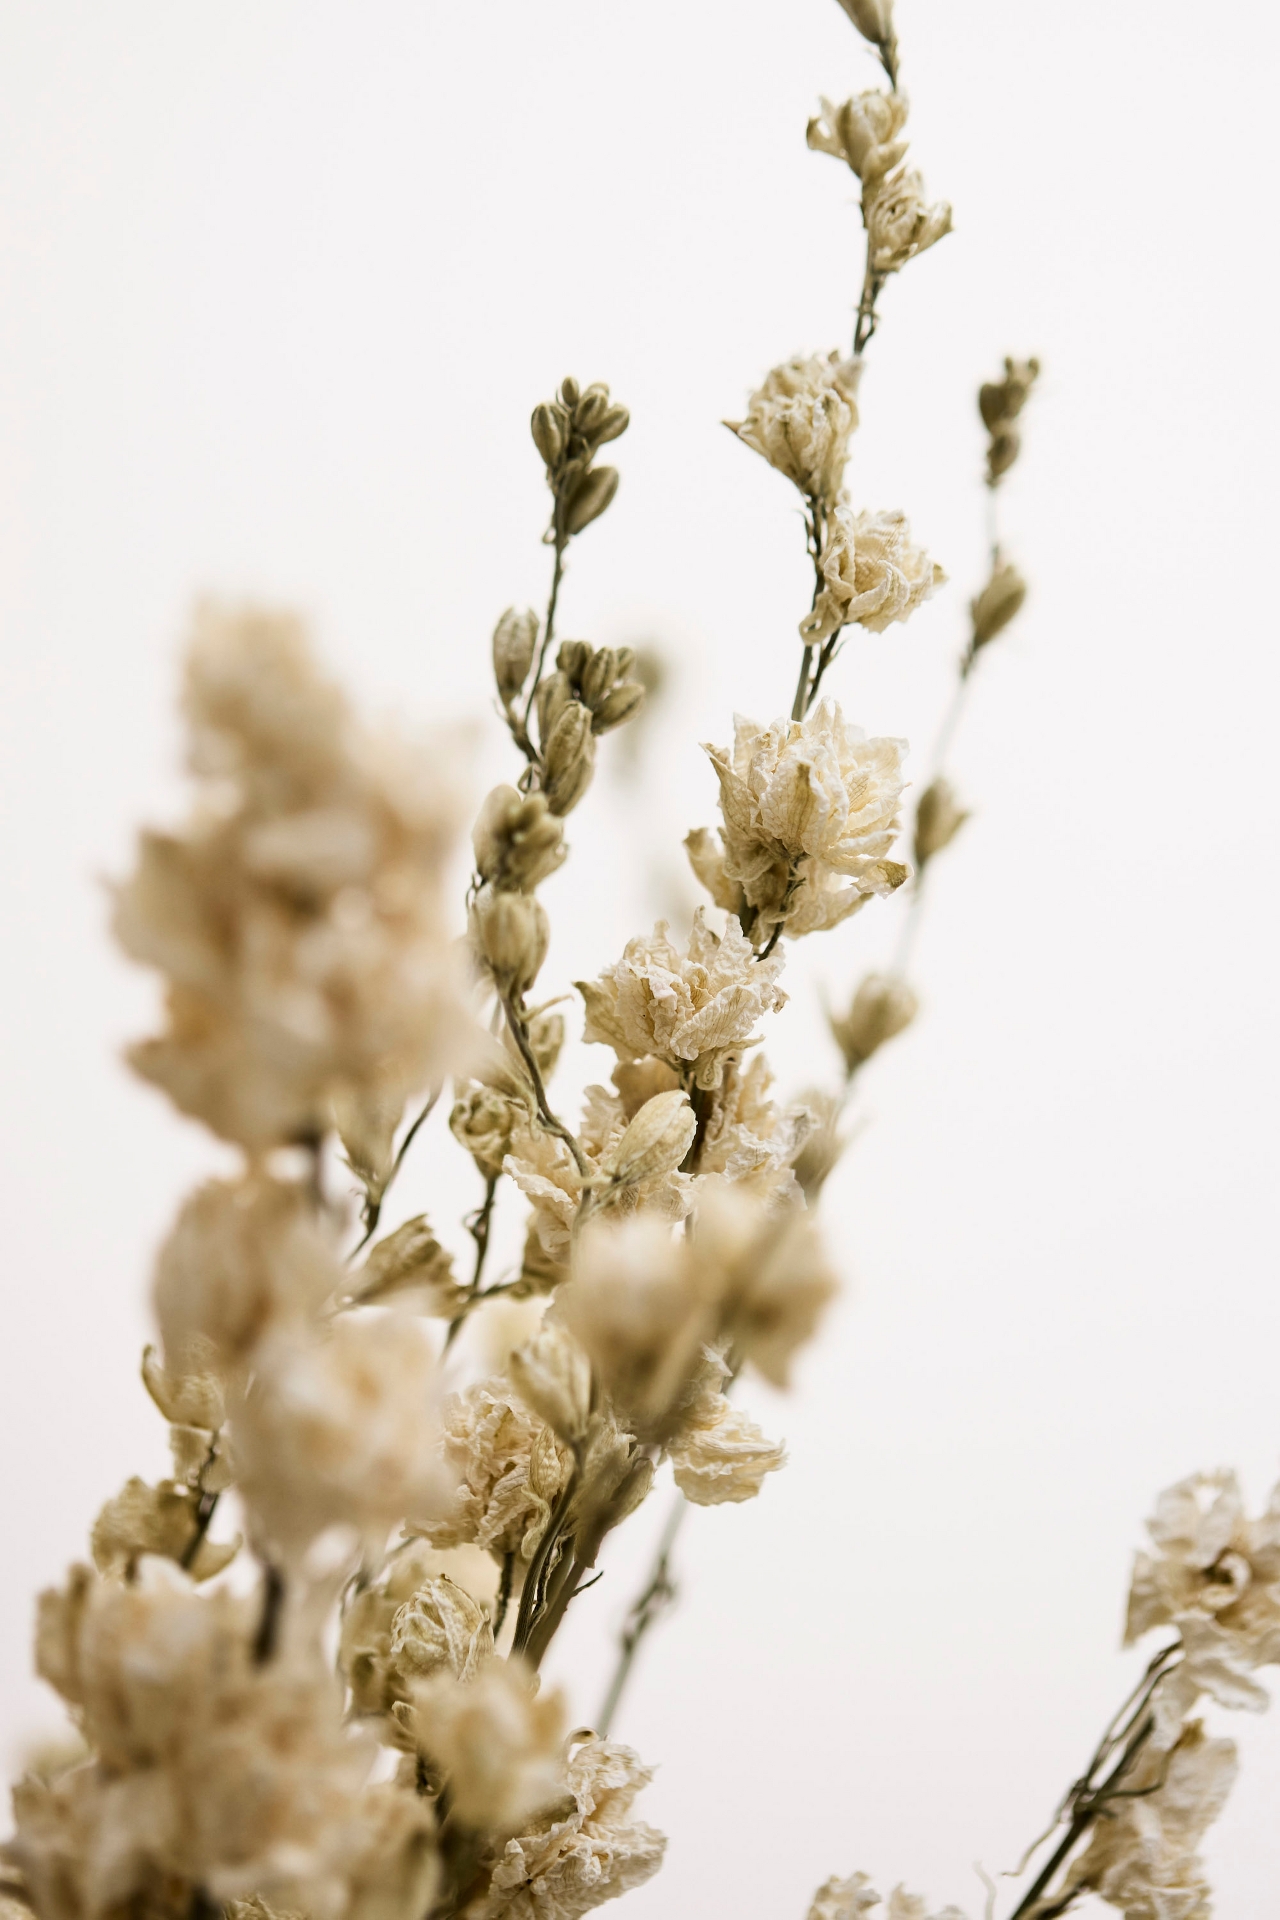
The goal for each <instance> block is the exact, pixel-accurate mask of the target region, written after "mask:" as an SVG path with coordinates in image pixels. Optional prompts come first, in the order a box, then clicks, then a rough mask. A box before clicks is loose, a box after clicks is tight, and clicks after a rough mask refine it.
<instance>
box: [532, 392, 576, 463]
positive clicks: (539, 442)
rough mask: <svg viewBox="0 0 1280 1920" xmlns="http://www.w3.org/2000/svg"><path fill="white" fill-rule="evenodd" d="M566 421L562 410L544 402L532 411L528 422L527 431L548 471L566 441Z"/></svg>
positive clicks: (557, 459) (562, 450)
mask: <svg viewBox="0 0 1280 1920" xmlns="http://www.w3.org/2000/svg"><path fill="white" fill-rule="evenodd" d="M568 426H569V423H568V420H567V418H566V416H565V413H564V410H563V408H561V407H557V406H548V405H547V404H546V402H545V401H544V402H543V403H542V404H541V405H540V406H537V407H535V408H534V410H533V418H532V419H531V420H530V422H529V431H530V433H531V434H532V435H533V444H534V446H535V447H536V448H537V449H538V452H539V453H540V454H541V455H542V458H543V460H544V462H545V463H546V466H547V468H548V470H550V469H551V468H552V467H554V466H555V465H556V464H557V462H558V461H559V459H560V457H561V455H562V454H563V452H564V449H565V442H566V440H567V439H568Z"/></svg>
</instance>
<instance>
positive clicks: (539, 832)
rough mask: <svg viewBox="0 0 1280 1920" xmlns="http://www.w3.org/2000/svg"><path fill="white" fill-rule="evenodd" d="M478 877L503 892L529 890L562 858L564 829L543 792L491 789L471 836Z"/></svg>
mask: <svg viewBox="0 0 1280 1920" xmlns="http://www.w3.org/2000/svg"><path fill="white" fill-rule="evenodd" d="M471 844H472V846H473V847H474V849H475V856H476V868H477V870H478V872H479V874H480V877H481V879H482V880H487V881H489V882H491V884H492V885H493V886H494V887H496V888H497V889H499V890H500V891H504V892H511V891H515V892H519V893H532V892H533V890H534V888H535V887H536V886H538V885H539V884H540V883H541V882H542V881H543V880H545V879H546V877H547V875H548V874H549V873H554V872H555V870H556V868H557V867H558V866H560V864H561V863H562V861H563V860H564V857H565V844H564V829H563V828H562V827H561V825H560V823H559V821H558V820H556V819H555V818H554V816H553V815H552V813H551V811H550V809H549V808H548V806H547V801H546V796H545V795H544V794H541V793H528V794H526V793H518V792H517V791H516V789H515V788H514V787H505V786H503V787H495V788H494V789H493V792H492V793H491V794H490V795H489V797H488V799H487V800H486V801H485V803H484V805H483V807H481V809H480V818H479V819H478V820H477V821H476V824H475V830H474V832H473V833H472V836H471Z"/></svg>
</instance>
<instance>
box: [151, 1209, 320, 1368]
mask: <svg viewBox="0 0 1280 1920" xmlns="http://www.w3.org/2000/svg"><path fill="white" fill-rule="evenodd" d="M346 1285H347V1281H346V1276H345V1274H344V1273H343V1270H342V1266H341V1264H340V1263H339V1261H338V1260H337V1258H336V1256H335V1254H334V1251H333V1248H332V1245H331V1243H330V1241H329V1240H328V1239H327V1237H326V1236H325V1234H324V1233H323V1232H322V1231H321V1228H320V1227H319V1225H318V1224H317V1222H316V1219H315V1209H314V1206H313V1204H312V1202H311V1198H310V1195H309V1194H308V1193H307V1191H306V1190H305V1189H304V1188H303V1187H301V1186H299V1185H297V1184H296V1183H294V1182H291V1181H282V1180H274V1179H271V1178H269V1177H268V1176H266V1175H265V1174H257V1173H252V1174H247V1175H245V1176H244V1177H243V1178H241V1179H239V1180H210V1181H208V1182H207V1183H206V1184H205V1185H204V1186H202V1187H199V1188H197V1190H196V1192H195V1193H193V1194H192V1196H191V1198H190V1199H189V1200H188V1201H187V1202H186V1203H185V1205H184V1206H183V1208H182V1211H181V1212H180V1213H179V1215H178V1218H177V1220H176V1222H175V1223H174V1226H173V1228H172V1230H171V1231H170V1233H169V1236H168V1238H167V1239H166V1241H165V1243H164V1245H163V1246H162V1247H161V1249H160V1254H159V1258H158V1259H157V1262H156V1274H155V1296H154V1297H155V1309H156V1317H157V1319H158V1320H159V1323H160V1333H161V1337H162V1339H163V1342H164V1354H165V1361H166V1363H167V1365H168V1368H169V1370H170V1371H171V1372H175V1373H177V1374H183V1373H187V1372H189V1371H194V1372H197V1373H198V1372H201V1371H205V1370H207V1367H208V1363H209V1360H210V1358H211V1357H212V1359H213V1360H214V1362H215V1364H216V1365H217V1366H218V1367H219V1368H220V1369H221V1370H222V1371H223V1372H228V1371H235V1370H236V1369H237V1368H240V1367H243V1365H244V1364H245V1363H246V1362H247V1361H248V1359H249V1356H250V1354H251V1353H252V1351H253V1349H254V1347H255V1346H256V1345H257V1344H258V1342H259V1341H260V1340H261V1339H262V1338H263V1337H264V1335H265V1334H266V1333H268V1332H269V1331H272V1330H276V1329H279V1328H281V1327H286V1326H296V1325H300V1324H302V1323H304V1322H306V1321H308V1320H310V1319H311V1318H313V1317H314V1315H315V1314H316V1313H317V1312H318V1311H319V1310H320V1308H321V1307H322V1306H323V1305H324V1303H325V1301H326V1300H327V1299H329V1298H331V1297H334V1296H336V1295H338V1294H340V1293H343V1292H345V1290H346Z"/></svg>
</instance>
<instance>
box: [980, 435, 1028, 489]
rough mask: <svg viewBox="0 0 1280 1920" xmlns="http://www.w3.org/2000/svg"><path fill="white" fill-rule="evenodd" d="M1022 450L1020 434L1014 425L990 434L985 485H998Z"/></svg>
mask: <svg viewBox="0 0 1280 1920" xmlns="http://www.w3.org/2000/svg"><path fill="white" fill-rule="evenodd" d="M1021 451H1022V436H1021V434H1020V433H1019V432H1018V431H1017V429H1016V427H1001V428H1000V429H999V431H998V432H996V433H993V434H992V436H991V444H990V445H989V446H988V448H987V485H988V486H989V487H996V486H999V484H1000V482H1001V480H1003V478H1004V476H1005V474H1006V473H1008V471H1009V469H1010V467H1011V466H1013V465H1014V463H1015V461H1016V460H1017V458H1018V455H1019V454H1020V453H1021Z"/></svg>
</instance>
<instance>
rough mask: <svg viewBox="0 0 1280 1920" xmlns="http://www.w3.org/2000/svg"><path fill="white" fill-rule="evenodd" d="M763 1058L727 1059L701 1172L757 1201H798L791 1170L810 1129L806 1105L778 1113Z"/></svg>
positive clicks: (758, 1055)
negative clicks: (722, 1179) (730, 1183)
mask: <svg viewBox="0 0 1280 1920" xmlns="http://www.w3.org/2000/svg"><path fill="white" fill-rule="evenodd" d="M772 1085H773V1072H772V1069H771V1068H770V1066H769V1063H768V1061H767V1060H766V1059H765V1057H764V1055H763V1054H762V1053H756V1054H753V1055H752V1056H751V1059H750V1060H749V1061H746V1062H744V1061H741V1060H730V1061H729V1062H728V1064H727V1065H726V1067H725V1074H724V1081H723V1083H722V1086H721V1089H720V1093H719V1097H718V1098H717V1100H716V1102H715V1105H714V1108H713V1111H712V1113H711V1117H710V1119H709V1120H708V1122H707V1127H706V1132H705V1134H704V1135H703V1140H702V1146H701V1149H700V1151H699V1154H698V1171H699V1173H722V1174H723V1175H724V1176H725V1178H726V1179H727V1180H731V1181H733V1182H734V1183H735V1185H736V1184H741V1183H745V1184H746V1185H747V1186H748V1188H749V1189H750V1190H751V1191H752V1192H753V1193H755V1194H756V1195H757V1197H758V1198H761V1199H769V1200H772V1201H774V1202H775V1203H776V1202H780V1201H784V1200H793V1199H795V1198H797V1193H796V1181H795V1175H794V1174H793V1173H792V1165H793V1163H794V1161H795V1159H796V1156H797V1155H798V1154H799V1153H800V1152H801V1151H802V1150H803V1147H804V1143H805V1141H806V1140H807V1139H808V1137H809V1134H810V1132H811V1131H812V1128H813V1125H814V1117H813V1113H812V1111H811V1110H810V1106H809V1104H808V1102H805V1103H802V1104H800V1105H797V1106H792V1107H787V1108H785V1109H780V1108H779V1107H778V1106H777V1105H776V1104H775V1102H774V1101H772V1100H771V1099H770V1098H769V1089H770V1087H771V1086H772Z"/></svg>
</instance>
